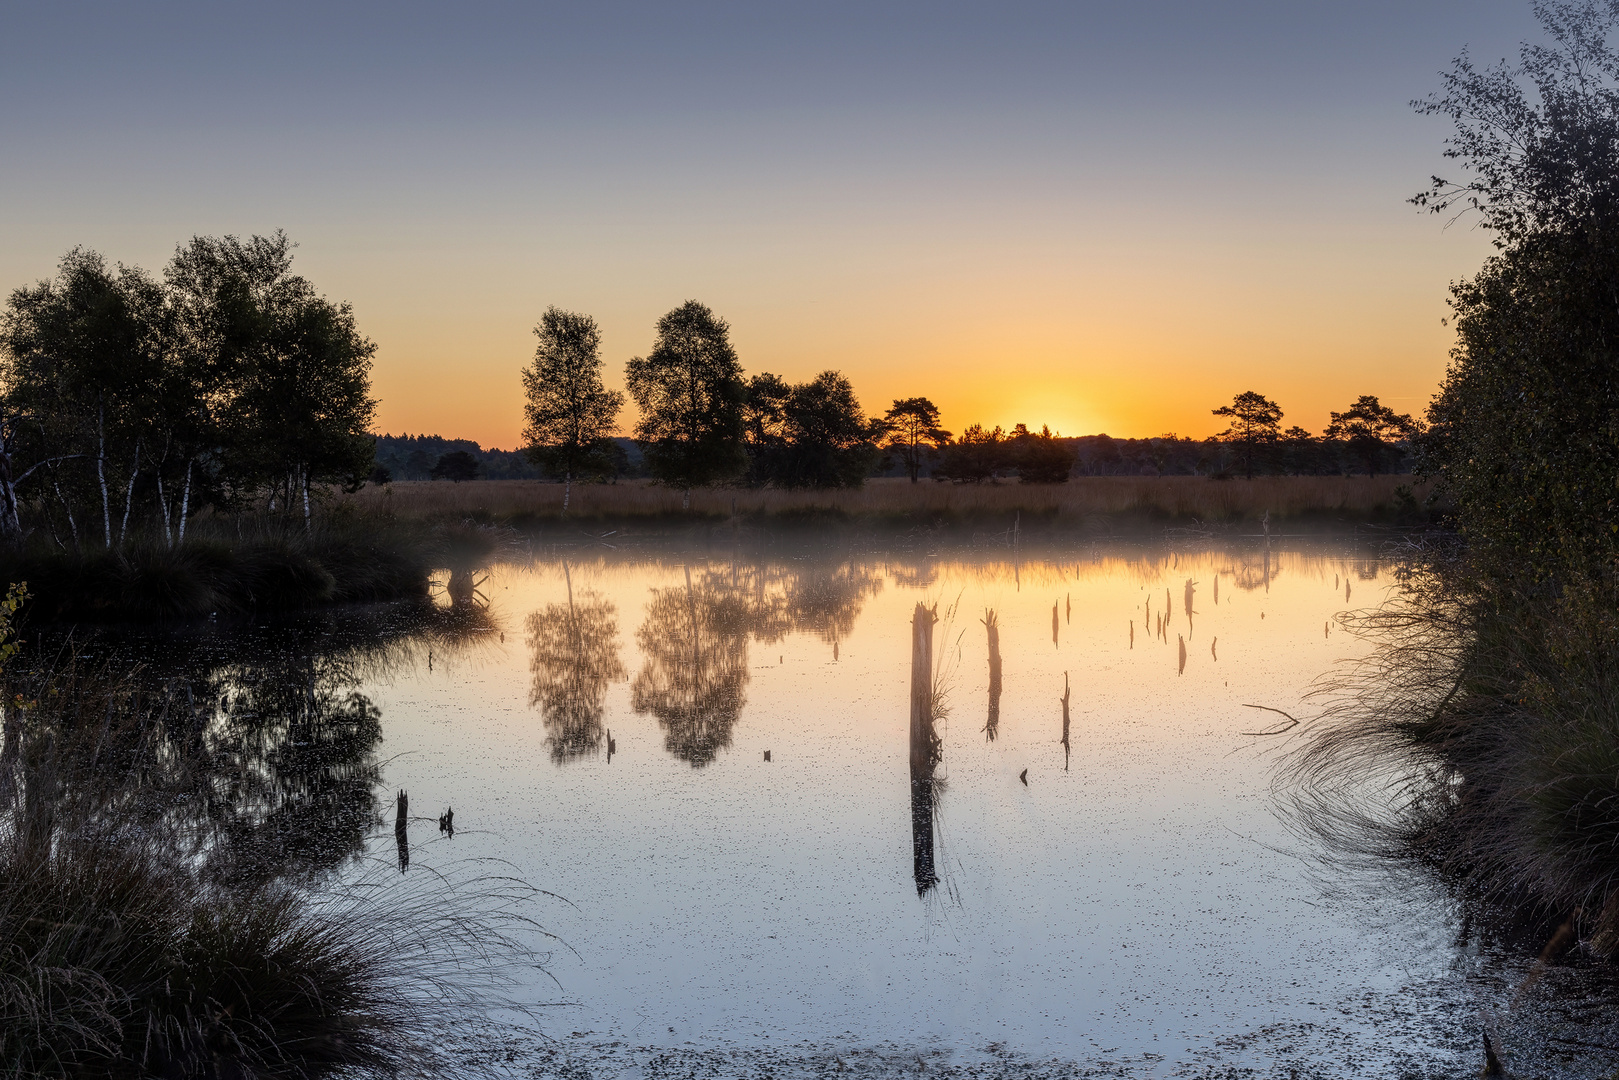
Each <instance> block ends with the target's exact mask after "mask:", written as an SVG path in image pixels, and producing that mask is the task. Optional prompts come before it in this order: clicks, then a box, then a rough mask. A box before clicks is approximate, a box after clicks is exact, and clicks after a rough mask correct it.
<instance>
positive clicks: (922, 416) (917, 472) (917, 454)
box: [883, 397, 950, 484]
mask: <svg viewBox="0 0 1619 1080" xmlns="http://www.w3.org/2000/svg"><path fill="white" fill-rule="evenodd" d="M883 424H884V427H885V430H886V432H887V434H888V436H889V439H888V449H889V450H892V451H894V452H895V453H897V454H898V455H899V457H900V460H901V461H903V462H904V463H905V472H906V473H907V474H908V475H909V476H910V478H911V483H913V484H914V483H916V481H917V478H918V477H919V476H921V474H922V461H923V459H924V458H925V457H926V456H927V455H928V454H929V453H932V452H935V451H937V450H938V449H939V448H940V447H943V446H945V445H946V444H947V443H948V442H949V440H950V433H949V432H948V431H946V430H944V429H943V428H941V427H940V426H939V407H938V406H937V405H935V404H933V402H931V401H929V400H928V399H927V398H925V397H914V398H896V399H895V401H894V405H893V407H892V408H890V409H889V410H888V411H887V412H886V413H884V414H883Z"/></svg>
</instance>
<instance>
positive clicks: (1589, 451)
mask: <svg viewBox="0 0 1619 1080" xmlns="http://www.w3.org/2000/svg"><path fill="white" fill-rule="evenodd" d="M1535 12H1536V15H1537V17H1538V18H1539V20H1540V22H1541V24H1542V26H1543V27H1544V29H1545V30H1546V32H1547V34H1548V36H1549V39H1550V40H1549V42H1548V43H1546V44H1535V45H1525V46H1524V47H1523V49H1522V50H1521V52H1520V54H1519V58H1518V63H1517V64H1515V65H1507V64H1505V63H1503V64H1502V65H1500V66H1497V67H1494V68H1491V69H1488V70H1485V71H1479V70H1478V69H1476V68H1474V67H1473V66H1472V64H1471V62H1470V61H1469V59H1468V58H1467V57H1466V56H1465V55H1463V56H1462V57H1461V58H1460V59H1458V60H1457V61H1456V62H1455V64H1454V65H1453V67H1452V70H1451V72H1450V73H1449V74H1448V75H1447V76H1446V78H1445V83H1444V88H1443V92H1442V94H1440V95H1438V96H1436V97H1434V98H1432V99H1430V100H1428V101H1425V102H1418V103H1417V106H1418V108H1419V109H1420V110H1421V111H1424V112H1428V113H1437V114H1441V115H1445V116H1448V117H1450V118H1451V120H1452V121H1453V123H1454V125H1455V133H1454V135H1453V136H1452V138H1451V139H1450V140H1449V147H1448V149H1447V151H1446V153H1447V155H1448V156H1449V157H1451V158H1452V159H1454V160H1456V161H1457V162H1458V163H1459V164H1460V165H1461V166H1462V167H1463V168H1464V170H1465V171H1466V172H1467V173H1469V174H1470V176H1469V177H1468V178H1466V179H1464V180H1461V181H1454V182H1452V181H1448V180H1443V179H1438V178H1436V179H1435V180H1434V181H1433V183H1432V184H1431V185H1430V187H1429V189H1428V190H1427V191H1425V192H1423V193H1422V194H1420V195H1418V196H1417V197H1416V198H1415V199H1413V202H1415V203H1417V204H1418V205H1420V206H1427V207H1429V208H1431V209H1434V210H1451V209H1458V210H1461V211H1466V210H1469V209H1471V210H1475V211H1477V213H1478V214H1479V215H1480V220H1481V223H1482V224H1483V225H1484V227H1486V228H1488V229H1491V230H1493V231H1494V232H1495V241H1496V244H1497V246H1498V247H1499V249H1500V251H1499V253H1498V254H1497V255H1495V256H1494V257H1492V258H1491V259H1490V260H1489V261H1488V262H1486V263H1485V265H1484V267H1483V268H1482V269H1481V270H1480V271H1479V273H1478V274H1477V275H1476V276H1474V277H1473V278H1472V279H1471V280H1470V281H1465V282H1461V283H1459V284H1458V285H1456V286H1455V287H1454V288H1453V289H1452V296H1451V306H1452V309H1453V311H1454V314H1455V325H1456V331H1457V335H1456V345H1455V347H1454V349H1453V350H1452V353H1451V363H1450V368H1449V370H1448V372H1447V374H1446V377H1445V381H1444V384H1443V386H1442V388H1441V390H1440V393H1439V395H1438V396H1437V397H1436V398H1435V400H1434V402H1433V404H1432V406H1431V407H1430V409H1429V414H1428V419H1429V421H1430V429H1429V431H1428V433H1427V435H1426V436H1425V437H1424V439H1423V441H1422V446H1423V456H1424V467H1425V468H1426V469H1427V470H1428V471H1429V472H1431V473H1433V474H1434V475H1436V476H1437V477H1438V478H1439V479H1440V481H1441V483H1442V485H1443V487H1444V488H1445V489H1446V490H1448V491H1449V492H1450V493H1451V494H1452V495H1453V497H1454V498H1455V500H1456V504H1457V507H1458V518H1459V522H1460V525H1461V527H1462V529H1463V531H1464V533H1465V534H1466V535H1467V536H1468V537H1469V539H1470V540H1471V541H1472V542H1473V546H1474V548H1475V550H1476V551H1478V552H1480V553H1481V554H1493V555H1494V556H1498V557H1499V558H1500V559H1501V560H1503V562H1502V565H1507V564H1512V565H1517V566H1520V567H1521V566H1522V565H1526V564H1527V565H1533V566H1535V567H1537V568H1538V569H1539V571H1540V572H1542V573H1559V572H1562V571H1563V570H1575V569H1576V568H1583V569H1593V568H1595V567H1597V566H1603V567H1606V568H1607V571H1608V572H1611V571H1612V570H1613V568H1614V560H1615V558H1616V556H1619V522H1616V509H1619V507H1616V495H1619V490H1616V485H1615V477H1616V476H1619V386H1616V384H1615V374H1616V371H1619V352H1616V348H1615V344H1614V343H1615V341H1616V340H1619V336H1616V335H1619V199H1616V192H1619V54H1616V53H1615V51H1614V49H1613V48H1612V46H1611V45H1610V44H1609V39H1610V37H1611V35H1612V33H1613V30H1614V28H1615V26H1616V24H1619V4H1615V3H1611V2H1596V0H1548V2H1545V3H1541V4H1538V5H1536V8H1535ZM1559 568H1561V570H1560V569H1559Z"/></svg>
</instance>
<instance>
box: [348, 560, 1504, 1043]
mask: <svg viewBox="0 0 1619 1080" xmlns="http://www.w3.org/2000/svg"><path fill="white" fill-rule="evenodd" d="M1388 586H1389V581H1388V580H1387V578H1386V576H1385V570H1384V569H1383V567H1381V566H1380V564H1379V563H1378V562H1377V561H1376V560H1375V559H1372V558H1368V557H1367V556H1366V552H1365V551H1364V550H1360V551H1356V550H1352V549H1349V548H1346V547H1345V548H1339V549H1337V550H1335V549H1334V548H1333V547H1332V546H1330V545H1329V546H1324V547H1320V548H1314V549H1306V550H1298V549H1293V550H1287V551H1266V550H1265V549H1264V548H1263V547H1249V548H1245V549H1240V550H1208V549H1204V550H1191V551H1173V550H1170V549H1168V548H1160V547H1152V548H1137V549H1131V548H1118V549H1113V550H1110V551H1095V552H1089V553H1086V554H1085V555H1084V556H1082V557H1077V558H1072V559H1062V560H1049V561H1035V562H1027V561H1019V562H1016V563H1015V562H1013V561H1012V560H1011V558H1010V557H1009V554H1008V553H1006V552H996V553H994V554H991V555H987V556H967V557H912V558H905V559H900V560H890V559H887V558H884V557H882V556H870V557H863V556H855V557H843V558H814V557H808V558H802V559H748V558H737V559H733V558H731V557H729V556H727V555H725V554H719V555H714V554H712V553H704V554H699V555H671V556H667V557H651V558H643V559H634V558H625V557H620V556H617V555H612V554H608V555H592V554H590V553H589V552H576V553H573V554H572V555H571V556H570V557H568V558H566V559H563V558H560V557H558V558H541V559H538V560H536V561H535V562H534V563H533V564H531V565H525V566H505V567H499V568H496V569H495V570H494V571H493V572H492V573H491V574H490V576H489V577H488V579H487V580H486V581H484V582H483V584H482V586H481V592H482V593H483V594H484V595H485V596H486V597H487V599H488V610H489V613H490V617H491V622H490V629H489V630H488V631H486V632H484V633H483V634H482V635H481V637H480V638H479V639H478V640H475V641H473V642H472V643H471V644H470V645H468V646H466V647H463V648H459V649H456V650H453V651H449V652H444V653H441V654H440V655H436V656H433V657H431V658H430V663H429V661H428V658H423V659H422V661H421V662H419V663H417V664H415V665H413V666H412V667H411V668H410V669H409V670H407V671H404V672H402V673H397V674H395V675H393V676H392V677H390V678H388V679H386V680H383V681H379V682H377V683H376V684H375V685H371V686H367V687H366V688H365V689H366V693H367V694H368V695H369V696H370V697H371V698H372V700H374V701H375V702H376V704H377V705H378V707H379V708H380V710H381V715H382V726H383V733H384V752H385V754H386V755H388V757H389V758H390V761H389V763H388V765H387V767H386V782H387V785H388V786H389V787H390V788H403V789H406V790H408V792H409V794H410V798H411V800H412V806H413V807H415V808H418V809H417V812H418V813H427V812H428V811H429V810H430V811H431V812H432V813H433V814H437V813H439V812H441V810H442V808H444V807H448V806H453V807H454V809H455V815H456V816H455V821H456V824H457V826H458V827H460V829H461V831H460V832H458V833H457V835H456V836H455V838H454V839H453V841H450V842H439V843H434V844H430V845H428V846H426V847H425V848H420V849H418V850H417V851H416V852H415V854H414V856H413V857H414V858H416V859H417V860H418V861H419V862H421V863H432V862H443V861H445V860H449V859H452V858H456V857H462V856H474V855H476V856H485V855H488V856H498V857H500V858H503V859H506V860H509V861H510V862H511V864H513V866H514V867H515V868H516V870H517V872H519V873H520V874H521V875H522V876H524V877H525V878H527V879H528V880H529V881H531V882H533V883H535V884H537V885H540V886H542V887H543V888H546V889H550V890H553V891H555V892H557V893H559V894H560V895H562V896H564V897H566V898H567V900H568V901H569V904H568V905H562V904H555V905H552V906H551V907H550V908H548V910H547V912H546V914H545V921H546V923H547V926H548V927H549V928H550V929H551V930H553V931H555V932H556V933H557V934H558V935H560V936H561V937H562V938H563V939H565V940H566V941H567V942H568V943H569V945H571V946H572V948H573V949H574V950H575V951H576V952H577V955H574V954H573V953H570V952H567V951H559V952H557V953H556V954H555V955H554V958H553V962H552V965H551V970H552V973H553V974H554V975H555V977H556V979H557V980H558V981H559V982H560V984H561V990H560V992H559V991H558V990H557V989H556V987H554V986H547V985H539V986H536V988H535V993H536V994H537V995H539V996H541V997H545V998H549V999H551V1000H566V1001H568V1002H574V1003H577V1004H571V1005H568V1006H566V1007H562V1008H557V1009H551V1010H548V1012H547V1014H546V1019H547V1020H548V1021H549V1022H550V1025H551V1027H552V1029H553V1030H557V1031H563V1032H583V1033H587V1034H586V1035H582V1036H580V1038H588V1039H590V1040H591V1041H592V1042H593V1043H595V1044H598V1045H599V1044H601V1043H603V1042H606V1043H609V1044H610V1043H611V1042H612V1041H614V1040H619V1041H622V1042H623V1043H624V1044H625V1045H626V1046H630V1045H633V1046H657V1045H660V1044H669V1045H692V1044H696V1045H699V1046H701V1045H711V1044H717V1045H727V1044H736V1043H738V1042H741V1043H748V1042H750V1041H751V1042H757V1043H763V1042H765V1041H775V1042H776V1043H778V1044H779V1043H791V1042H798V1041H803V1040H810V1041H814V1042H817V1043H824V1042H826V1041H828V1040H832V1041H835V1042H841V1043H842V1044H846V1045H849V1046H864V1045H871V1044H891V1045H896V1046H916V1047H925V1048H933V1049H946V1050H951V1051H953V1052H955V1053H956V1054H958V1055H959V1054H971V1053H973V1052H982V1051H983V1049H984V1048H985V1047H990V1046H994V1045H996V1044H1003V1045H1005V1046H1006V1047H1007V1048H1009V1049H1011V1050H1013V1051H1016V1052H1018V1053H1023V1054H1029V1055H1033V1056H1036V1057H1051V1056H1055V1057H1059V1058H1063V1059H1074V1060H1101V1059H1105V1060H1112V1061H1118V1062H1128V1063H1134V1065H1135V1066H1136V1067H1139V1068H1140V1069H1141V1070H1143V1071H1144V1072H1147V1073H1158V1072H1163V1073H1164V1074H1166V1075H1167V1074H1168V1073H1170V1072H1172V1071H1174V1070H1175V1068H1176V1067H1177V1065H1179V1064H1184V1063H1192V1062H1205V1063H1206V1062H1211V1061H1252V1062H1254V1063H1256V1064H1258V1063H1261V1062H1264V1061H1266V1060H1269V1059H1271V1058H1273V1057H1274V1056H1275V1055H1277V1054H1278V1053H1280V1052H1282V1047H1281V1046H1280V1044H1281V1043H1290V1042H1293V1041H1297V1040H1298V1039H1300V1038H1303V1039H1304V1041H1305V1043H1307V1044H1308V1045H1300V1046H1297V1047H1292V1046H1289V1047H1287V1049H1288V1050H1290V1051H1292V1052H1295V1053H1299V1052H1302V1053H1303V1054H1304V1055H1305V1056H1306V1057H1309V1056H1313V1055H1317V1054H1321V1053H1332V1054H1359V1053H1373V1054H1380V1055H1381V1056H1382V1057H1384V1058H1386V1059H1387V1060H1389V1061H1392V1060H1394V1059H1396V1058H1398V1057H1401V1056H1403V1055H1405V1054H1407V1053H1411V1052H1415V1053H1416V1055H1417V1056H1418V1057H1419V1058H1423V1059H1430V1060H1431V1059H1433V1058H1434V1055H1439V1057H1440V1058H1442V1059H1451V1055H1450V1050H1451V1047H1448V1046H1442V1045H1426V1046H1423V1045H1414V1044H1413V1043H1412V1041H1411V1040H1412V1039H1413V1038H1416V1039H1420V1040H1428V1041H1430V1042H1431V1040H1433V1039H1434V1038H1438V1037H1443V1038H1444V1039H1445V1040H1446V1041H1447V1042H1448V1041H1451V1040H1452V1038H1453V1037H1455V1036H1456V1032H1455V1031H1453V1030H1451V1027H1452V1025H1450V1024H1443V1025H1440V1028H1439V1029H1437V1030H1431V1029H1429V1028H1425V1027H1424V1026H1423V1025H1421V1024H1416V1023H1414V1022H1413V1021H1412V1017H1411V1016H1410V1015H1409V1014H1411V1013H1414V1012H1415V1011H1416V1010H1414V1009H1412V1008H1409V1007H1407V1003H1406V1002H1405V1000H1404V995H1406V994H1408V993H1409V992H1410V991H1409V989H1408V988H1409V987H1411V986H1413V985H1417V984H1421V985H1424V986H1426V985H1427V984H1429V983H1432V982H1433V981H1435V980H1441V981H1442V980H1444V979H1446V978H1448V975H1449V973H1450V972H1451V970H1452V969H1453V968H1454V966H1455V964H1456V961H1457V957H1456V956H1455V955H1454V950H1453V949H1452V948H1451V944H1450V943H1451V938H1452V937H1453V936H1454V931H1453V930H1452V929H1450V928H1448V927H1447V926H1446V925H1445V923H1444V919H1443V913H1442V911H1441V910H1440V909H1439V908H1438V907H1437V906H1435V905H1434V904H1432V903H1431V898H1426V897H1425V898H1423V901H1424V902H1421V903H1417V902H1410V903H1396V902H1395V901H1394V900H1393V898H1392V897H1389V898H1387V902H1384V899H1383V898H1380V897H1379V896H1378V895H1377V894H1376V893H1375V892H1373V891H1369V890H1367V889H1365V888H1358V887H1353V886H1351V887H1349V888H1347V889H1345V890H1342V892H1341V894H1340V895H1338V896H1336V897H1335V896H1334V895H1333V891H1334V890H1333V888H1332V887H1331V886H1330V885H1324V883H1323V881H1322V880H1321V875H1320V874H1319V873H1312V869H1313V863H1312V860H1311V857H1310V856H1311V852H1309V850H1308V849H1307V848H1304V847H1302V846H1301V842H1300V841H1299V840H1298V839H1297V838H1295V837H1294V836H1293V835H1291V834H1290V833H1289V831H1288V830H1287V829H1286V828H1285V826H1284V824H1283V823H1282V821H1281V820H1280V819H1279V817H1278V815H1277V813H1276V812H1275V811H1274V810H1273V806H1272V798H1271V782H1272V778H1273V769H1274V766H1275V764H1276V761H1277V757H1278V755H1279V753H1280V752H1282V751H1283V750H1284V749H1285V747H1286V745H1287V744H1286V743H1285V741H1284V738H1283V737H1281V736H1258V735H1254V734H1251V733H1253V732H1264V731H1271V730H1275V729H1277V728H1279V727H1286V726H1287V719H1286V718H1285V717H1284V716H1283V715H1281V713H1288V714H1292V715H1294V716H1304V715H1306V713H1307V712H1308V711H1309V706H1308V705H1307V704H1306V703H1304V702H1303V698H1304V695H1305V694H1306V693H1307V692H1308V690H1309V689H1310V686H1311V683H1312V681H1313V680H1315V679H1316V678H1317V677H1318V676H1320V675H1322V674H1323V673H1324V672H1326V671H1328V670H1329V669H1330V668H1331V667H1332V666H1333V665H1334V664H1335V663H1337V662H1339V661H1342V660H1344V659H1345V658H1351V657H1353V656H1355V655H1356V654H1357V651H1358V649H1359V648H1360V646H1359V644H1358V643H1357V642H1356V641H1355V640H1354V639H1353V638H1352V637H1350V636H1349V635H1348V634H1345V633H1343V632H1341V631H1337V628H1336V627H1335V625H1334V622H1333V620H1334V616H1335V615H1336V614H1337V613H1339V612H1341V611H1343V610H1344V609H1345V608H1346V607H1350V606H1359V605H1367V604H1374V605H1375V604H1377V603H1378V602H1380V600H1381V598H1382V596H1383V594H1384V591H1385V590H1386V589H1387V588H1388ZM1188 599H1189V602H1188ZM918 601H921V602H923V603H925V604H927V605H929V606H934V605H936V606H937V612H938V615H939V623H938V626H937V628H936V630H935V650H936V652H937V653H938V654H939V667H940V679H941V683H942V686H943V689H944V695H943V704H944V708H945V710H947V716H946V718H945V719H944V720H942V721H941V722H940V724H939V734H940V736H941V738H942V759H941V761H940V763H939V765H938V766H937V769H936V775H937V777H938V780H939V782H938V783H937V784H936V792H935V795H936V797H935V799H934V804H935V805H934V809H935V813H934V815H933V820H932V822H931V826H932V838H931V839H932V841H933V847H934V850H933V856H934V858H933V864H934V868H935V872H936V876H937V879H938V880H937V884H936V885H933V884H932V882H931V881H930V880H928V875H927V874H926V872H925V871H923V870H921V869H919V866H918V858H917V854H918V853H917V850H916V841H918V840H919V839H921V838H922V837H921V836H919V835H918V834H919V833H925V832H926V831H927V822H926V819H925V818H924V819H923V820H922V822H921V823H920V824H919V823H918V821H917V820H916V817H915V816H914V815H913V810H915V809H917V808H916V807H915V806H913V798H912V796H913V790H912V786H911V783H910V769H909V714H908V707H909V693H910V680H911V629H910V624H911V619H912V617H913V614H914V611H915V606H916V604H917V603H918ZM990 610H993V611H994V612H995V615H996V621H997V623H998V631H999V644H1000V650H1001V653H1002V673H1001V680H1000V681H1001V689H1000V695H999V702H998V717H996V718H995V719H993V720H992V714H991V693H990V690H991V687H990V667H989V658H988V650H987V638H988V632H987V628H986V625H985V622H984V620H985V619H986V613H987V612H988V611H990ZM1183 644H1184V651H1183ZM1183 656H1184V660H1183V659H1182V657H1183ZM1065 681H1066V685H1067V686H1068V687H1070V694H1071V705H1070V712H1071V726H1070V733H1069V746H1068V748H1067V750H1066V751H1065V748H1064V747H1063V745H1062V743H1061V740H1062V735H1063V725H1062V712H1063V707H1062V703H1061V700H1060V699H1061V697H1062V695H1063V693H1064V687H1065ZM1253 705H1262V706H1265V707H1267V708H1268V709H1274V710H1280V713H1278V712H1268V711H1263V710H1260V709H1255V708H1252V707H1250V706H1253ZM609 732H610V738H611V740H612V747H611V749H612V752H611V753H609V743H608V739H609ZM767 755H768V758H769V760H766V757H767ZM1385 1006H1387V1007H1385ZM1476 1007H1477V1006H1476V1005H1474V1006H1473V1009H1474V1010H1475V1012H1476ZM1459 1022H1460V1023H1461V1024H1463V1025H1464V1026H1465V1025H1466V1018H1465V1017H1463V1018H1461V1020H1460V1021H1459ZM1419 1029H1420V1030H1419ZM1471 1030H1476V1028H1469V1031H1471ZM1339 1040H1347V1043H1345V1044H1343V1045H1336V1046H1335V1045H1334V1044H1335V1043H1336V1042H1338V1041H1339ZM1467 1045H1468V1046H1469V1047H1471V1045H1472V1036H1471V1035H1470V1034H1469V1035H1468V1036H1467ZM1380 1048H1381V1049H1380ZM1451 1060H1454V1059H1451Z"/></svg>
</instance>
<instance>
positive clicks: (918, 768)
mask: <svg viewBox="0 0 1619 1080" xmlns="http://www.w3.org/2000/svg"><path fill="white" fill-rule="evenodd" d="M935 621H936V615H935V614H934V611H933V609H931V608H929V607H927V606H926V605H924V604H921V603H918V604H917V605H916V611H915V613H914V614H913V615H912V617H911V856H912V873H913V874H914V876H915V878H916V895H918V896H925V895H926V894H927V892H928V890H929V889H931V888H933V887H934V886H935V885H937V884H938V883H939V872H938V869H937V867H936V866H935V865H934V859H933V796H934V790H933V766H934V763H935V762H936V761H937V758H938V744H937V742H936V740H935V734H934V731H933V624H934V622H935Z"/></svg>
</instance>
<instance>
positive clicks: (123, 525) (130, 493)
mask: <svg viewBox="0 0 1619 1080" xmlns="http://www.w3.org/2000/svg"><path fill="white" fill-rule="evenodd" d="M140 473H141V441H140V440H139V439H136V440H135V464H134V465H132V466H130V469H129V484H128V486H127V487H125V488H124V520H123V521H121V522H119V524H118V546H119V547H123V546H124V541H125V540H128V539H129V507H130V504H131V503H133V502H134V500H135V478H136V477H137V476H139V475H140Z"/></svg>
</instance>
